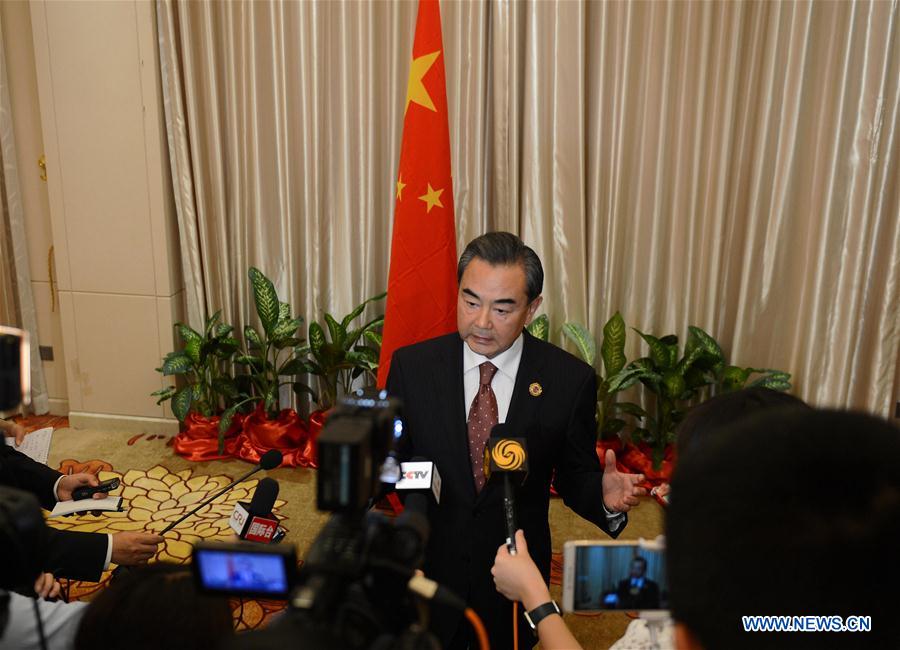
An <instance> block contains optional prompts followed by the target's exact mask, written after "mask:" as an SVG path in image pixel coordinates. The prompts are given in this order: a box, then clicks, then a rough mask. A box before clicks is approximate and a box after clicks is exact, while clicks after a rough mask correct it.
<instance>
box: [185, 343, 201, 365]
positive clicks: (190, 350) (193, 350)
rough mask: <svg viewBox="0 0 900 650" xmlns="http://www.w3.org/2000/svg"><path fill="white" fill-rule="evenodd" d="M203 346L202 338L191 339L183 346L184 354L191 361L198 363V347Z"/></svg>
mask: <svg viewBox="0 0 900 650" xmlns="http://www.w3.org/2000/svg"><path fill="white" fill-rule="evenodd" d="M202 346H203V340H202V339H191V340H190V341H188V342H187V344H186V345H185V346H184V354H185V355H186V356H187V358H188V359H190V360H191V363H194V364H199V363H200V348H201V347H202Z"/></svg>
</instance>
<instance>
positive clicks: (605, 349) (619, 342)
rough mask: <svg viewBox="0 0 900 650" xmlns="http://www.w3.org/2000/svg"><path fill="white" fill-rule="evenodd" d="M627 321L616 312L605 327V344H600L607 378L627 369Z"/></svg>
mask: <svg viewBox="0 0 900 650" xmlns="http://www.w3.org/2000/svg"><path fill="white" fill-rule="evenodd" d="M625 332H626V330H625V319H623V318H622V314H620V313H619V312H616V313H615V314H613V316H612V318H610V319H609V320H608V321H606V325H604V326H603V342H602V343H601V344H600V356H601V357H602V358H603V367H604V368H605V369H606V376H607V377H611V376H613V375H615V374H616V373H617V372H619V371H621V370H622V368H624V367H625V363H626V361H627V360H626V358H625Z"/></svg>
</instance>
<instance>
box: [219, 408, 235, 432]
mask: <svg viewBox="0 0 900 650" xmlns="http://www.w3.org/2000/svg"><path fill="white" fill-rule="evenodd" d="M235 413H237V405H234V406H230V407H229V408H227V409H225V412H224V413H222V416H221V417H220V418H219V435H225V433H227V432H228V429H230V428H231V421H232V420H234V414H235Z"/></svg>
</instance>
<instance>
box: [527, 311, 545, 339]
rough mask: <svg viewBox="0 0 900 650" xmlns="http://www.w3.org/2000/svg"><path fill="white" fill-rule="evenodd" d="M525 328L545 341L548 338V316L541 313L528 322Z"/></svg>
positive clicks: (535, 336)
mask: <svg viewBox="0 0 900 650" xmlns="http://www.w3.org/2000/svg"><path fill="white" fill-rule="evenodd" d="M525 329H527V330H528V333H529V334H531V335H532V336H533V337H534V338H536V339H540V340H542V341H546V340H547V339H549V338H550V318H549V317H548V316H547V314H541V315H540V316H538V317H537V318H535V319H534V320H533V321H531V322H530V323H528V325H526V326H525Z"/></svg>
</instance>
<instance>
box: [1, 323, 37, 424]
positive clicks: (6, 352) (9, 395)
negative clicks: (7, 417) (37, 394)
mask: <svg viewBox="0 0 900 650" xmlns="http://www.w3.org/2000/svg"><path fill="white" fill-rule="evenodd" d="M30 379H31V347H30V346H29V343H28V332H26V331H25V330H20V329H16V328H14V327H5V326H2V325H0V411H9V410H10V409H14V408H16V407H17V406H18V405H19V404H23V403H24V404H28V403H29V402H30V401H31V381H30Z"/></svg>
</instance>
